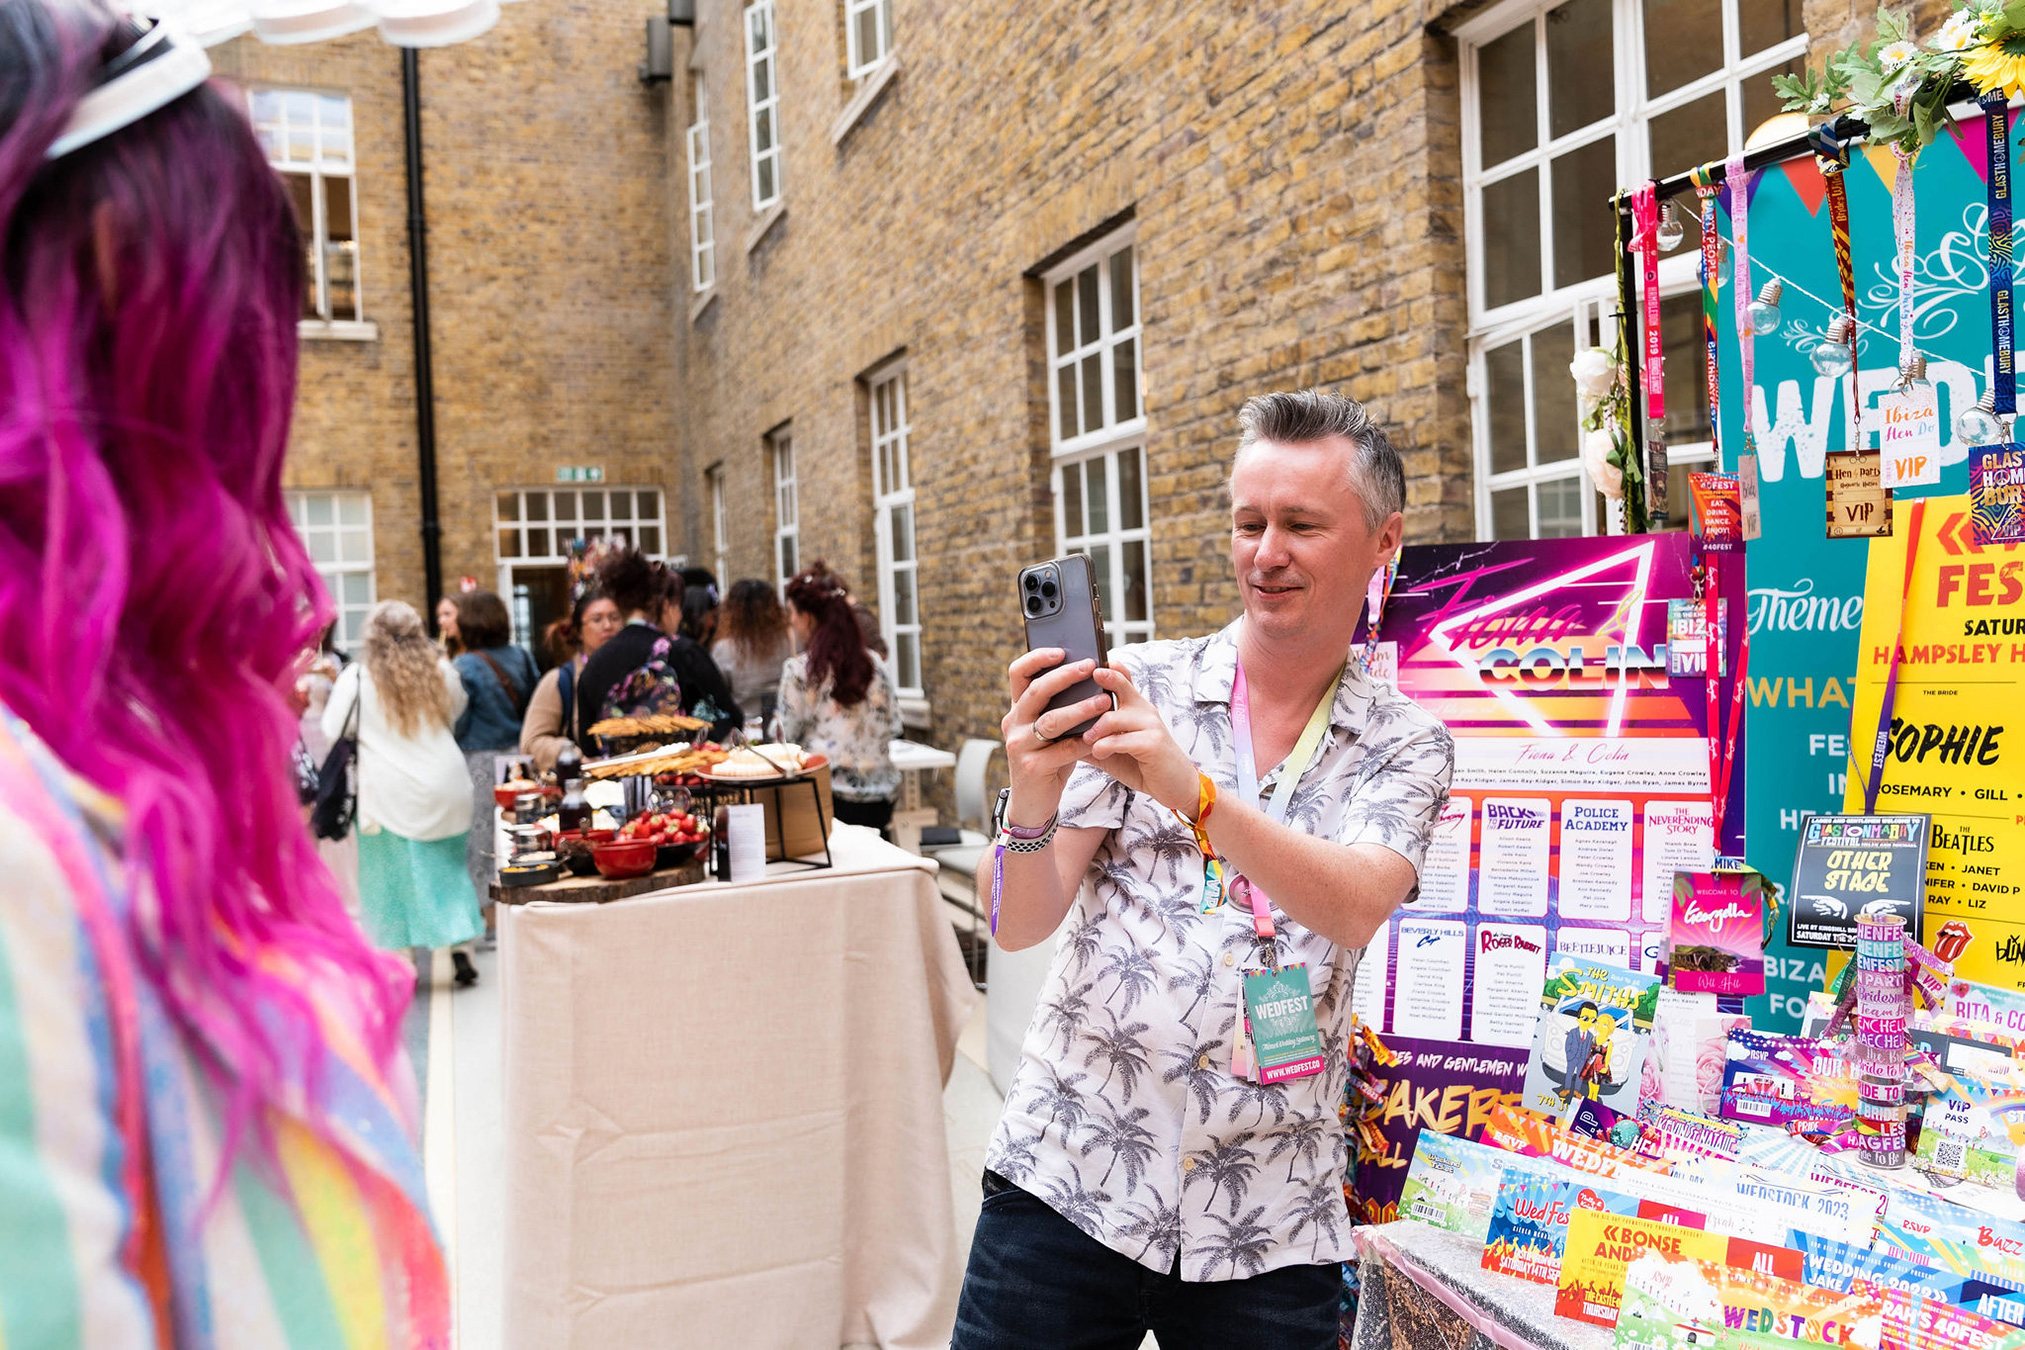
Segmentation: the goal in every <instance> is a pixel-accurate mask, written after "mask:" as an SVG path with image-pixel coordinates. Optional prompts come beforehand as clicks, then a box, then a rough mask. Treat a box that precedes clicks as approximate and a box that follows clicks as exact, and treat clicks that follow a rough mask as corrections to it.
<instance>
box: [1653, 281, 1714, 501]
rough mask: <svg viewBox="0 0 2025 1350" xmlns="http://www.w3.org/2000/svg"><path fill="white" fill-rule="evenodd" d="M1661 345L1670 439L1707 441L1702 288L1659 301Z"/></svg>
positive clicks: (1707, 409)
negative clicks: (1703, 372) (1703, 369)
mask: <svg viewBox="0 0 2025 1350" xmlns="http://www.w3.org/2000/svg"><path fill="white" fill-rule="evenodd" d="M1659 345H1660V354H1661V356H1662V357H1664V358H1665V361H1666V438H1667V440H1668V441H1669V442H1672V443H1674V444H1684V443H1686V442H1689V441H1705V440H1707V439H1708V438H1709V396H1708V391H1707V390H1706V389H1705V388H1704V387H1703V385H1702V378H1703V376H1702V367H1703V365H1704V358H1705V357H1706V356H1707V354H1708V347H1707V344H1705V343H1704V342H1703V341H1702V294H1701V292H1700V291H1689V292H1687V293H1686V294H1684V295H1672V296H1668V297H1666V298H1665V299H1663V300H1661V301H1660V302H1659ZM1681 500H1683V501H1685V500H1686V498H1682V499H1681Z"/></svg>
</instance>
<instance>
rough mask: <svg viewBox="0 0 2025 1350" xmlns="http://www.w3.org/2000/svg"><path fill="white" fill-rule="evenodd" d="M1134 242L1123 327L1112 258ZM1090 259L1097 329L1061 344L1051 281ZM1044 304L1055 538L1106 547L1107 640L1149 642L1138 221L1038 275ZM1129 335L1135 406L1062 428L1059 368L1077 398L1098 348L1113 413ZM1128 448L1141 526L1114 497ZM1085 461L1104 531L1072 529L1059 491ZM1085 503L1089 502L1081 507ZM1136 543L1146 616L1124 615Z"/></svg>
mask: <svg viewBox="0 0 2025 1350" xmlns="http://www.w3.org/2000/svg"><path fill="white" fill-rule="evenodd" d="M1127 246H1130V247H1131V249H1132V262H1131V266H1132V322H1131V323H1129V324H1126V325H1125V326H1123V327H1120V328H1116V329H1114V328H1113V327H1112V317H1113V316H1112V303H1111V265H1112V262H1113V261H1114V260H1115V258H1116V256H1117V254H1118V253H1119V251H1120V250H1122V249H1124V248H1126V247H1127ZM1092 263H1095V264H1097V265H1098V271H1097V307H1098V322H1097V334H1096V336H1095V337H1094V338H1093V339H1092V340H1091V341H1089V342H1085V343H1081V344H1079V345H1076V346H1073V347H1071V348H1070V349H1068V350H1067V351H1064V350H1062V346H1061V344H1062V341H1063V340H1064V339H1065V337H1066V336H1067V335H1064V334H1061V333H1059V332H1058V331H1057V330H1058V328H1059V324H1058V323H1057V322H1056V297H1055V287H1056V286H1057V285H1059V284H1061V283H1062V282H1064V281H1071V282H1073V281H1074V279H1075V278H1076V277H1077V276H1078V275H1079V274H1080V273H1082V272H1083V271H1084V270H1085V269H1087V268H1088V267H1089V266H1090V265H1091V264H1092ZM1041 283H1042V309H1043V310H1044V311H1045V312H1046V316H1047V317H1046V327H1047V344H1048V440H1049V443H1050V449H1051V452H1052V455H1053V459H1054V465H1053V469H1052V472H1051V473H1050V475H1049V487H1050V488H1051V490H1052V491H1053V493H1054V508H1055V541H1056V545H1057V549H1058V551H1059V552H1061V553H1063V554H1068V553H1091V554H1092V557H1093V558H1094V553H1092V550H1094V549H1096V548H1098V547H1104V548H1106V549H1107V550H1108V553H1109V560H1110V562H1109V566H1108V567H1106V568H1102V569H1100V571H1101V572H1102V573H1103V574H1102V575H1099V576H1098V577H1097V589H1098V592H1099V594H1100V596H1101V597H1102V600H1103V608H1104V630H1105V640H1106V642H1107V643H1108V644H1109V645H1111V646H1114V647H1115V646H1121V645H1123V644H1125V643H1128V642H1147V641H1150V640H1151V639H1152V637H1153V556H1152V555H1153V540H1152V530H1151V526H1152V515H1151V508H1150V504H1149V497H1148V485H1147V479H1148V477H1149V476H1150V475H1149V473H1148V470H1147V463H1146V373H1145V354H1146V344H1145V341H1144V337H1143V334H1144V326H1143V325H1142V323H1141V322H1140V320H1141V318H1142V317H1143V315H1144V313H1145V310H1144V308H1143V307H1142V305H1141V303H1140V296H1139V231H1138V226H1137V224H1136V222H1135V223H1131V224H1127V225H1125V226H1123V227H1121V228H1120V229H1117V230H1114V231H1113V232H1112V233H1110V234H1107V235H1105V236H1104V237H1103V238H1102V239H1100V240H1097V241H1096V242H1095V243H1092V244H1091V245H1089V246H1088V247H1087V248H1082V249H1079V250H1077V251H1076V252H1075V253H1074V254H1071V255H1070V256H1069V257H1067V258H1065V259H1063V260H1062V261H1061V262H1059V263H1057V264H1055V266H1053V267H1051V268H1049V269H1048V271H1047V272H1046V273H1045V274H1044V275H1043V276H1042V278H1041ZM1126 341H1130V342H1131V343H1132V344H1133V346H1132V361H1133V375H1132V378H1133V384H1134V386H1135V391H1136V393H1137V399H1136V404H1137V409H1136V413H1135V415H1134V416H1132V417H1128V418H1124V419H1120V420H1116V421H1113V422H1112V423H1111V424H1110V425H1108V426H1099V427H1096V428H1093V429H1091V430H1089V431H1084V430H1083V429H1082V419H1081V417H1080V415H1079V417H1078V419H1077V434H1076V435H1074V436H1070V437H1064V436H1063V435H1062V420H1061V392H1060V391H1061V377H1060V372H1061V371H1062V370H1064V369H1069V370H1072V371H1075V372H1076V374H1075V376H1074V380H1073V384H1074V388H1075V390H1076V392H1077V396H1078V403H1079V404H1080V402H1081V398H1082V393H1083V380H1082V377H1081V374H1080V370H1079V367H1080V365H1081V363H1082V361H1083V360H1084V358H1086V357H1088V356H1091V355H1093V354H1094V355H1096V356H1097V357H1098V363H1097V364H1098V368H1099V370H1100V371H1101V386H1102V394H1101V397H1102V399H1103V403H1104V409H1105V412H1106V413H1107V414H1110V415H1115V412H1116V404H1117V391H1116V389H1115V387H1114V385H1115V379H1116V372H1115V370H1114V368H1113V365H1112V352H1113V349H1115V348H1116V347H1117V346H1119V345H1120V344H1121V343H1123V342H1126ZM1125 452H1131V453H1134V454H1136V455H1138V456H1139V498H1140V500H1139V521H1140V523H1139V526H1138V527H1137V528H1134V529H1129V530H1127V529H1121V528H1119V525H1118V521H1119V514H1118V511H1117V503H1118V482H1119V473H1118V457H1119V455H1120V454H1121V453H1125ZM1090 460H1102V461H1103V463H1104V482H1105V501H1106V503H1108V504H1109V506H1110V512H1109V515H1108V518H1107V521H1106V524H1107V527H1108V528H1106V529H1105V530H1103V531H1100V532H1098V533H1095V534H1084V533H1074V534H1072V533H1071V532H1070V530H1069V524H1070V522H1069V520H1068V511H1067V505H1066V503H1065V501H1064V498H1063V495H1062V493H1063V482H1062V480H1063V475H1064V473H1065V472H1077V473H1085V474H1087V472H1088V471H1087V470H1086V469H1084V468H1083V465H1084V464H1085V463H1086V462H1088V461H1090ZM1086 509H1087V508H1086ZM1130 543H1140V544H1142V545H1143V547H1144V556H1145V560H1146V565H1145V571H1144V573H1143V575H1142V576H1141V578H1140V584H1141V585H1142V586H1143V587H1144V588H1145V592H1146V617H1145V618H1144V619H1143V620H1133V621H1131V622H1129V623H1128V622H1127V621H1126V620H1125V617H1124V613H1123V604H1124V597H1125V545H1127V544H1130Z"/></svg>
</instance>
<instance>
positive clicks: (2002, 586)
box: [1846, 497, 2025, 989]
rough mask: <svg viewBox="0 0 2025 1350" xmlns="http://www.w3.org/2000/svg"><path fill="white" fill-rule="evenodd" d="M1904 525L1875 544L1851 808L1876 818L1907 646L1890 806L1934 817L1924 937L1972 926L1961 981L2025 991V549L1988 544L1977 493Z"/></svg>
mask: <svg viewBox="0 0 2025 1350" xmlns="http://www.w3.org/2000/svg"><path fill="white" fill-rule="evenodd" d="M1903 519H1904V522H1905V523H1904V525H1903V526H1902V528H1901V529H1900V530H1899V532H1898V533H1897V534H1896V535H1894V536H1893V537H1892V538H1890V539H1879V540H1875V541H1873V542H1872V543H1871V545H1870V565H1869V574H1868V578H1867V580H1866V583H1865V584H1866V586H1867V589H1868V594H1869V596H1870V605H1869V610H1868V612H1867V613H1866V614H1865V615H1864V620H1863V638H1862V647H1861V648H1860V649H1859V651H1858V653H1857V675H1856V686H1857V693H1856V708H1855V717H1854V721H1853V730H1852V732H1851V736H1850V739H1851V742H1852V744H1851V746H1850V752H1851V753H1850V765H1849V790H1848V798H1847V806H1846V809H1848V810H1850V811H1860V810H1862V809H1863V798H1864V789H1865V778H1866V777H1867V775H1868V773H1869V771H1870V767H1871V747H1872V745H1873V744H1874V741H1875V736H1876V733H1877V726H1878V720H1879V712H1880V709H1881V707H1882V705H1883V702H1884V688H1885V684H1886V682H1887V677H1888V675H1889V672H1890V669H1891V662H1892V650H1893V646H1894V640H1896V646H1897V648H1898V680H1897V689H1896V692H1895V694H1894V696H1893V699H1892V706H1891V709H1890V714H1889V730H1890V735H1891V742H1890V750H1889V751H1888V753H1887V754H1886V756H1885V761H1884V768H1883V772H1882V774H1881V777H1880V783H1879V789H1878V795H1877V809H1878V810H1879V811H1917V812H1928V813H1931V814H1932V816H1933V825H1932V828H1931V830H1930V831H1929V833H1928V836H1927V877H1926V881H1927V905H1926V918H1925V923H1924V926H1923V934H1922V936H1923V940H1925V941H1926V942H1928V943H1929V945H1931V943H1932V941H1933V937H1934V934H1935V933H1936V932H1937V931H1938V930H1939V928H1940V926H1941V925H1942V924H1943V923H1945V922H1947V921H1948V920H1950V919H1959V920H1961V921H1963V922H1964V923H1966V924H1967V925H1968V926H1969V930H1970V931H1971V932H1972V933H1973V934H1974V935H1975V936H1974V938H1973V939H1972V940H1971V941H1970V943H1969V946H1968V949H1967V950H1966V951H1964V952H1963V953H1962V955H1961V957H1960V958H1959V959H1958V960H1957V961H1956V963H1955V969H1956V972H1957V973H1958V974H1960V975H1961V976H1963V977H1964V978H1966V979H1970V980H1976V981H1979V982H1981V983H1984V984H1994V985H2001V986H2004V987H2006V988H2011V989H2025V543H2013V544H1979V543H1978V542H1977V541H1976V537H1975V532H1974V530H1973V529H1972V528H1971V526H1970V521H1969V499H1968V498H1967V497H1937V498H1930V499H1928V500H1927V501H1926V502H1925V503H1923V504H1922V506H1921V508H1920V511H1919V512H1918V513H1917V515H1916V513H1915V512H1913V511H1910V510H1908V511H1906V512H1904V513H1903ZM1915 519H1917V520H1918V525H1917V529H1915V527H1914V525H1913V522H1914V520H1915ZM1908 545H1913V549H1912V553H1913V565H1912V568H1911V571H1910V573H1908V571H1907V568H1906V550H1907V547H1908ZM1902 597H1903V600H1904V604H1903V608H1901V604H1900V601H1901V598H1902Z"/></svg>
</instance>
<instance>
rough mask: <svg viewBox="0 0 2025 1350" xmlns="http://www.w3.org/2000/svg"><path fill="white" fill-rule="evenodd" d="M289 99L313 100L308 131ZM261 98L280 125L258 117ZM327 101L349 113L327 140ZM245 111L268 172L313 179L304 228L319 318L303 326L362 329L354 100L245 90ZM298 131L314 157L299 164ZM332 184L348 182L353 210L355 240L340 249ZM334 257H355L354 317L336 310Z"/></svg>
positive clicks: (286, 89) (308, 92) (275, 88)
mask: <svg viewBox="0 0 2025 1350" xmlns="http://www.w3.org/2000/svg"><path fill="white" fill-rule="evenodd" d="M291 95H295V96H298V97H300V96H307V97H308V98H309V99H310V100H311V102H310V106H309V112H310V122H309V125H308V127H307V128H302V127H301V126H300V124H299V123H297V122H295V121H294V119H293V118H291V117H290V116H289V113H288V104H289V101H290V96H291ZM263 97H274V98H276V100H277V102H276V104H275V110H276V111H277V113H278V114H279V120H275V119H262V118H261V117H260V116H259V109H260V104H261V100H262V98H263ZM327 100H330V101H336V102H341V103H343V105H344V108H345V124H344V126H343V127H342V128H339V127H336V126H332V127H330V128H328V132H329V133H330V134H329V135H326V128H325V126H324V112H325V110H326V101H327ZM246 109H247V115H248V116H249V117H251V118H253V119H254V131H255V134H256V135H257V136H259V138H260V140H261V141H262V143H263V145H264V147H265V149H266V152H267V162H268V164H269V166H271V167H272V168H273V169H274V171H275V172H276V173H281V174H288V175H292V176H297V177H304V178H307V179H309V201H310V219H309V220H308V221H306V222H304V224H305V226H306V228H307V229H308V231H309V255H310V257H309V271H310V275H309V283H310V290H311V293H312V295H313V296H314V297H315V303H314V306H313V308H314V309H315V310H316V313H315V315H314V316H310V315H304V316H303V318H302V322H303V323H305V324H309V325H313V326H317V327H331V328H342V327H344V326H346V325H351V326H357V325H360V324H363V323H364V322H365V321H366V291H365V271H364V268H363V267H362V266H361V265H360V258H359V182H358V153H359V147H358V114H357V110H356V109H355V108H354V107H353V106H352V99H351V95H349V94H339V93H332V92H329V91H326V90H320V89H303V88H296V87H290V86H283V85H266V84H260V85H252V86H250V87H248V89H247V90H246ZM299 129H300V130H307V131H308V132H309V137H310V145H311V152H310V156H309V158H307V159H298V158H295V157H294V156H293V155H292V154H291V153H290V139H291V138H290V136H289V133H290V132H291V131H293V130H299ZM340 139H342V140H343V141H344V142H345V143H346V144H347V145H348V149H346V150H345V151H344V152H343V153H342V155H340V154H337V153H334V152H335V150H336V146H337V144H338V142H339V140H340ZM334 178H336V179H343V180H344V181H345V183H346V185H347V191H346V195H347V197H348V198H349V199H350V205H351V238H350V239H348V240H345V241H343V242H342V243H339V244H332V243H331V238H330V215H329V212H330V200H329V189H328V187H327V183H328V181H329V180H331V179H334ZM333 251H337V252H342V253H349V254H350V255H351V272H352V312H351V313H350V314H346V315H339V314H336V313H334V312H333V310H332V305H331V294H330V255H331V253H332V252H333Z"/></svg>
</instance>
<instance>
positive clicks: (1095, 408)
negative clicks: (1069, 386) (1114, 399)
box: [1083, 352, 1105, 431]
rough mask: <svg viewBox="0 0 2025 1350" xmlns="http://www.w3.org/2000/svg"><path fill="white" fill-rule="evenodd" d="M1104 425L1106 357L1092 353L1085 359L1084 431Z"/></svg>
mask: <svg viewBox="0 0 2025 1350" xmlns="http://www.w3.org/2000/svg"><path fill="white" fill-rule="evenodd" d="M1104 425H1105V421H1104V357H1103V355H1102V353H1100V352H1091V353H1090V354H1089V355H1088V356H1086V357H1084V358H1083V430H1085V431H1093V430H1095V429H1096V428H1098V427H1101V426H1104Z"/></svg>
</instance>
